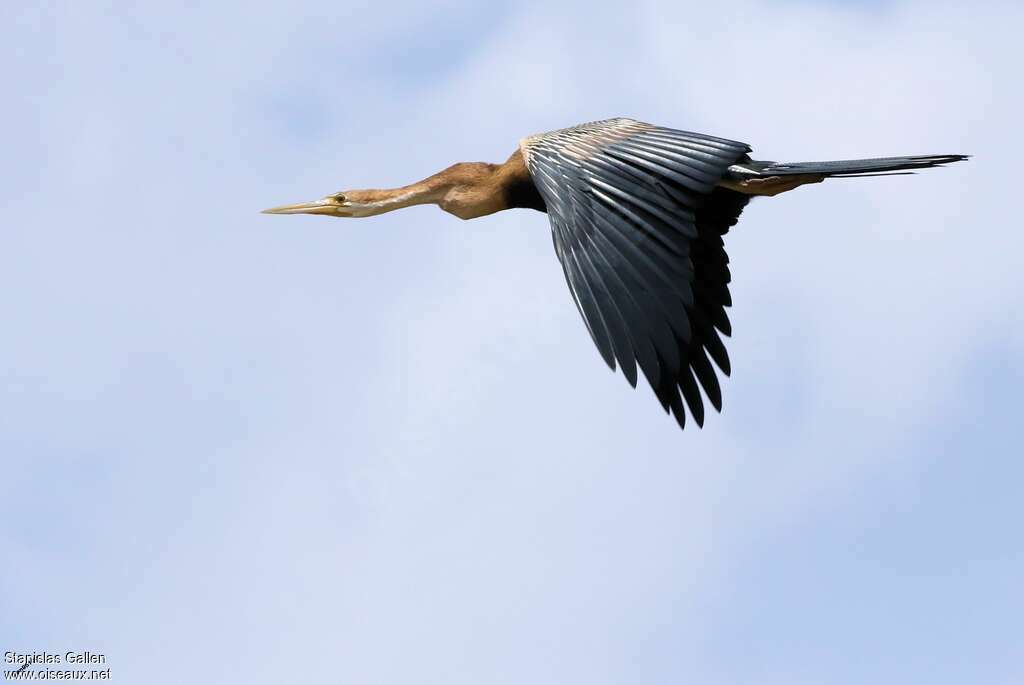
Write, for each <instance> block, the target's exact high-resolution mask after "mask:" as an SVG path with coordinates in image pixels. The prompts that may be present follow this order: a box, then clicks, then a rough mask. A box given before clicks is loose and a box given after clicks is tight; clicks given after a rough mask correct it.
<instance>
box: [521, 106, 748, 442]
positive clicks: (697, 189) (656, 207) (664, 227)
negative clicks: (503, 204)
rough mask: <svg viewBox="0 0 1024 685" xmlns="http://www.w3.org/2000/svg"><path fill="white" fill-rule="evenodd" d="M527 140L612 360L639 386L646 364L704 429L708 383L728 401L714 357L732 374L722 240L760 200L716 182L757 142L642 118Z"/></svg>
mask: <svg viewBox="0 0 1024 685" xmlns="http://www.w3.org/2000/svg"><path fill="white" fill-rule="evenodd" d="M520 147H521V149H522V150H523V153H524V156H525V158H526V163H527V166H528V168H529V170H530V175H531V177H532V178H533V181H534V183H535V184H536V186H537V190H538V191H539V192H540V194H541V196H542V197H543V198H544V202H545V204H546V206H547V212H548V215H549V218H550V220H551V230H552V237H553V239H554V244H555V252H556V253H557V254H558V258H559V260H560V261H561V263H562V268H563V270H564V271H565V278H566V281H567V282H568V284H569V290H570V291H571V292H572V295H573V299H574V300H575V301H576V306H577V308H578V309H579V311H580V314H581V315H582V316H583V321H584V322H585V323H586V325H587V329H588V330H589V331H590V335H591V337H592V338H593V340H594V344H596V345H597V348H598V350H599V351H600V352H601V356H602V357H604V360H605V361H606V362H607V363H608V365H609V366H610V367H611V368H612V369H614V368H615V365H616V360H618V364H619V366H620V367H621V368H622V372H623V374H625V376H626V378H627V379H628V380H629V382H630V384H631V385H633V386H634V387H635V386H636V381H637V371H636V368H637V365H638V364H639V366H640V369H641V371H642V372H643V374H644V376H646V377H647V380H648V382H650V384H651V387H652V388H654V392H655V394H657V396H658V399H659V400H660V401H661V404H662V406H663V407H664V408H665V409H666V411H667V410H669V409H671V411H672V413H673V414H674V415H675V417H676V420H677V421H678V422H679V425H680V426H685V423H686V414H685V411H684V409H683V401H684V400H685V402H686V405H687V406H688V407H689V408H690V413H691V415H692V416H693V418H694V420H696V422H697V424H698V425H703V424H704V404H703V401H702V399H701V394H700V391H699V390H698V383H699V384H700V386H701V387H703V389H704V393H705V395H707V398H708V399H709V400H710V402H711V404H712V405H713V406H714V407H715V409H718V410H721V407H722V394H721V390H720V388H719V384H718V378H717V377H716V375H715V372H714V369H713V368H712V366H711V363H710V361H709V357H710V359H711V360H714V362H715V364H716V365H717V366H718V368H719V369H721V370H722V372H723V373H724V374H726V375H728V374H729V357H728V355H727V353H726V351H725V346H724V345H723V344H722V339H721V337H720V334H724V335H729V334H730V333H731V328H730V324H729V319H728V317H727V316H726V313H725V307H728V306H729V305H731V304H732V301H731V299H730V296H729V289H728V283H729V279H730V276H729V267H728V261H729V258H728V256H727V255H726V253H725V248H724V245H723V241H722V236H723V235H724V234H725V233H726V232H727V231H728V230H729V227H730V226H732V225H733V224H735V223H736V220H737V218H738V217H739V215H740V212H742V211H743V207H744V206H745V205H746V203H747V201H748V200H749V196H747V195H743V194H740V193H736V192H733V191H731V190H727V189H725V188H719V187H716V184H717V183H718V181H719V180H721V178H722V176H723V175H724V174H725V172H726V169H727V168H728V167H729V165H731V164H734V163H736V162H737V161H739V160H744V159H747V157H746V153H747V152H749V151H750V147H749V146H747V145H746V144H744V143H738V142H735V141H731V140H725V139H722V138H714V137H711V136H705V135H701V134H698V133H688V132H685V131H676V130H672V129H667V128H660V127H657V126H652V125H650V124H644V123H641V122H638V121H633V120H631V119H611V120H608V121H600V122H595V123H591V124H583V125H582V126H577V127H574V128H570V129H564V130H561V131H554V132H552V133H546V134H542V135H539V136H532V137H530V138H527V139H525V140H523V141H522V143H521V144H520ZM680 395H681V397H680ZM681 398H682V399H681Z"/></svg>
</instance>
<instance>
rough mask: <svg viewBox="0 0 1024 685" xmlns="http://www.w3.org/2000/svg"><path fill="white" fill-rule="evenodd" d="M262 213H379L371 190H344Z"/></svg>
mask: <svg viewBox="0 0 1024 685" xmlns="http://www.w3.org/2000/svg"><path fill="white" fill-rule="evenodd" d="M262 213H263V214H321V215H323V216H343V217H360V216H372V215H374V214H379V213H380V202H379V200H378V198H376V197H374V191H372V190H346V191H344V192H340V193H333V194H331V195H328V196H327V197H324V198H321V199H319V200H313V201H312V202H299V203H297V204H294V205H281V206H280V207H271V208H270V209H264V210H263V212H262Z"/></svg>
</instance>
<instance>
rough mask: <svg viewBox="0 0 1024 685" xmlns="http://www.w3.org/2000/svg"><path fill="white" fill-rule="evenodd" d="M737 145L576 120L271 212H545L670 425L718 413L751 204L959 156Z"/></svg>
mask: <svg viewBox="0 0 1024 685" xmlns="http://www.w3.org/2000/svg"><path fill="white" fill-rule="evenodd" d="M750 151H751V148H750V146H749V145H747V144H745V143H740V142H736V141H733V140H727V139H724V138H717V137H714V136H708V135H704V134H699V133H690V132H687V131H679V130H675V129H669V128H664V127H659V126H654V125H651V124H646V123H643V122H639V121H634V120H632V119H624V118H618V119H608V120H605V121H597V122H591V123H587V124H581V125H579V126H574V127H572V128H567V129H561V130H558V131H552V132H550V133H544V134H539V135H534V136H529V137H527V138H524V139H523V140H521V141H520V143H519V147H518V149H517V150H516V151H515V152H513V153H512V155H511V156H510V157H509V158H508V160H507V161H505V162H504V163H503V164H486V163H482V162H463V163H459V164H455V165H453V166H451V167H449V168H447V169H445V170H444V171H442V172H440V173H438V174H435V175H433V176H431V177H429V178H426V179H424V180H423V181H420V182H418V183H414V184H412V185H409V186H405V187H402V188H396V189H392V190H355V191H345V192H343V193H337V194H334V195H329V196H327V197H325V198H323V199H322V200H318V201H315V202H308V203H301V204H297V205H287V206H284V207H276V208H274V209H270V210H266V212H267V213H271V214H299V213H302V214H324V215H328V216H353V217H362V216H372V215H375V214H381V213H384V212H388V211H393V210H395V209H400V208H402V207H408V206H411V205H416V204H437V205H439V206H440V207H441V209H443V210H444V211H446V212H449V213H451V214H453V215H455V216H457V217H459V218H462V219H474V218H477V217H482V216H486V215H488V214H493V213H494V212H498V211H502V210H506V209H513V208H528V209H535V210H539V211H543V212H547V214H548V217H549V219H550V222H551V229H552V237H553V240H554V245H555V252H556V254H557V256H558V258H559V260H560V261H561V263H562V268H563V271H564V273H565V277H566V281H567V283H568V285H569V289H570V291H571V292H572V295H573V299H574V300H575V302H576V306H577V308H578V309H579V311H580V314H581V315H582V317H583V320H584V322H585V323H586V325H587V329H588V330H589V332H590V335H591V338H592V339H593V340H594V343H595V345H597V348H598V350H599V351H600V353H601V355H602V357H603V358H604V359H605V361H606V362H607V363H608V365H609V366H610V367H611V368H612V369H614V368H615V367H616V365H618V366H619V367H620V368H621V369H622V371H623V374H624V375H625V376H626V378H627V379H628V380H629V382H630V383H631V384H632V385H634V386H635V385H636V381H637V367H639V369H640V371H641V372H642V373H643V374H644V376H645V377H646V378H647V380H648V382H649V383H650V384H651V387H652V388H653V389H654V391H655V393H656V394H657V396H658V399H659V400H660V401H661V403H662V406H663V407H664V408H665V409H666V410H671V412H672V414H673V415H674V416H675V418H676V420H677V421H678V422H679V424H680V425H681V426H683V425H685V421H686V412H685V410H684V408H683V407H684V403H685V405H686V406H687V407H688V408H689V410H690V414H691V415H692V416H693V418H694V419H695V420H696V422H697V423H698V424H699V425H703V422H704V405H703V401H702V398H701V389H703V393H704V396H705V397H707V399H708V401H709V402H711V404H712V406H714V407H715V409H717V410H720V409H721V389H720V387H719V383H718V379H717V376H716V374H715V371H714V369H713V367H712V364H711V361H714V364H715V365H716V366H717V367H718V368H719V370H720V371H721V372H722V373H724V374H726V375H728V374H729V372H730V367H729V357H728V355H727V353H726V350H725V346H724V344H723V343H722V339H721V336H722V335H726V336H727V335H730V334H731V325H730V322H729V319H728V317H727V315H726V312H725V308H726V307H728V306H730V305H731V304H732V300H731V296H730V294H729V289H728V284H729V281H730V273H729V268H728V261H729V259H728V256H727V255H726V253H725V248H724V243H723V240H722V236H723V235H724V234H725V233H726V232H727V231H728V230H729V228H730V227H731V226H732V225H734V224H735V223H736V221H737V219H738V218H739V215H740V213H741V212H742V211H743V208H744V207H745V206H746V204H747V203H748V202H749V201H750V198H751V196H754V195H767V196H771V195H777V194H779V193H781V192H785V191H788V190H792V189H793V188H796V187H798V186H800V185H804V184H807V183H818V182H820V181H822V180H824V179H825V178H829V177H842V176H854V175H877V174H880V173H906V172H907V171H908V170H912V169H918V168H925V167H931V166H938V165H941V164H946V163H949V162H954V161H959V160H961V159H965V157H964V156H963V155H939V156H916V157H889V158H877V159H864V160H850V161H833V162H802V163H792V164H779V163H776V162H761V161H756V160H752V159H751V158H750V157H749V155H748V153H749V152H750Z"/></svg>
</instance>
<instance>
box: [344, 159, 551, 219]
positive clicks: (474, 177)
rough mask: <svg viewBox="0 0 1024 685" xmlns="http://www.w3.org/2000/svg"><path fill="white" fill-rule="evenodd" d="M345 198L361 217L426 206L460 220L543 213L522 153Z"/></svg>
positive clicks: (461, 165)
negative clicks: (506, 212)
mask: <svg viewBox="0 0 1024 685" xmlns="http://www.w3.org/2000/svg"><path fill="white" fill-rule="evenodd" d="M345 196H346V197H347V198H348V199H349V200H351V201H352V202H353V203H356V204H357V205H359V206H360V208H359V212H358V216H374V215H376V214H384V213H385V212H391V211H394V210H396V209H401V208H403V207H411V206H412V205H423V204H436V205H439V206H440V207H441V209H443V210H444V211H446V212H448V213H450V214H454V215H455V216H457V217H459V218H460V219H475V218H477V217H481V216H486V215H488V214H493V213H494V212H500V211H501V210H503V209H510V208H512V207H532V208H534V209H540V210H542V211H543V201H541V199H540V195H539V194H538V193H537V190H536V188H534V186H533V182H532V181H531V180H530V174H529V172H528V171H527V169H526V164H525V163H524V162H523V157H522V154H521V153H520V152H519V151H518V150H516V152H515V153H513V155H512V156H511V157H509V159H508V161H506V162H505V163H504V164H486V163H484V162H460V163H459V164H454V165H452V166H450V167H448V168H447V169H445V170H444V171H442V172H440V173H437V174H434V175H433V176H430V177H429V178H425V179H423V180H422V181H419V182H418V183H413V184H411V185H407V186H403V187H401V188H393V189H389V190H353V191H347V192H346V193H345ZM534 196H535V197H534Z"/></svg>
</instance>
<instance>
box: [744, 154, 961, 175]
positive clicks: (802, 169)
mask: <svg viewBox="0 0 1024 685" xmlns="http://www.w3.org/2000/svg"><path fill="white" fill-rule="evenodd" d="M967 158H968V155H920V156H913V157H878V158H875V159H843V160H835V161H830V162H771V163H769V164H768V166H766V167H764V168H762V169H760V170H759V171H760V174H759V175H760V176H789V175H792V174H823V175H825V176H860V175H864V174H878V173H879V172H893V171H906V170H908V169H927V168H928V167H933V166H942V165H943V164H950V163H952V162H959V161H962V160H965V159H967Z"/></svg>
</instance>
